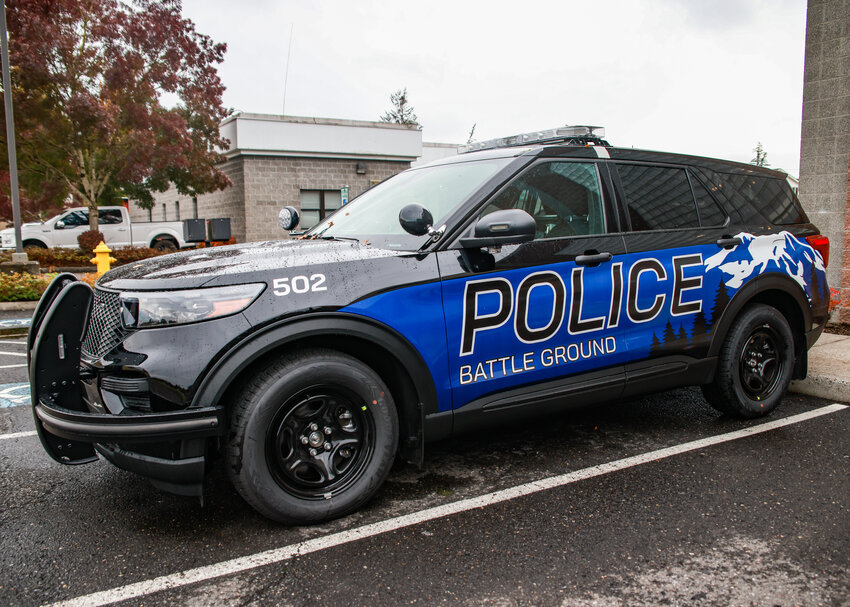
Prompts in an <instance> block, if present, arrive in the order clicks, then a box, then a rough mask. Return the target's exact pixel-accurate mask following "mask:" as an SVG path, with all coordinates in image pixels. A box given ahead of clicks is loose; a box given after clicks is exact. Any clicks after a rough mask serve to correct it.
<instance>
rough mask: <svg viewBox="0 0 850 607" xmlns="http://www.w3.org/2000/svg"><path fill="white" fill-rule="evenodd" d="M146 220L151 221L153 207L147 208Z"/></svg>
mask: <svg viewBox="0 0 850 607" xmlns="http://www.w3.org/2000/svg"><path fill="white" fill-rule="evenodd" d="M148 221H153V207H151V208H150V209H148Z"/></svg>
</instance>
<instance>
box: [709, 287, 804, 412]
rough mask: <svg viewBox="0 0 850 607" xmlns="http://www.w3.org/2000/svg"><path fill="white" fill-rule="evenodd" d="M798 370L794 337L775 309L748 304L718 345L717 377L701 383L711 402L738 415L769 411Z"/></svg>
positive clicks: (774, 406) (777, 401) (712, 404)
mask: <svg viewBox="0 0 850 607" xmlns="http://www.w3.org/2000/svg"><path fill="white" fill-rule="evenodd" d="M793 369H794V337H793V335H792V334H791V327H790V326H788V321H787V320H786V319H785V317H784V316H783V315H782V313H780V312H779V310H777V309H776V308H773V307H771V306H766V305H763V304H753V305H749V306H747V307H746V308H744V310H743V311H742V312H741V315H740V316H739V317H738V318H737V319H735V322H734V323H733V324H732V327H731V328H730V329H729V333H728V334H727V335H726V340H725V341H724V343H723V347H722V348H721V350H720V356H719V357H718V361H717V371H716V373H715V377H714V381H713V382H712V383H710V384H706V385H704V386H702V392H703V394H704V395H705V398H706V400H708V402H709V404H711V406H712V407H714V408H715V409H717V410H718V411H721V412H723V413H726V414H728V415H733V416H735V417H743V418H748V419H750V418H754V417H760V416H762V415H767V414H768V413H770V412H771V411H772V410H773V409H775V408H776V406H777V405H778V404H779V401H780V400H781V399H782V397H783V396H784V395H785V390H786V389H787V388H788V384H789V383H790V381H791V374H792V373H793Z"/></svg>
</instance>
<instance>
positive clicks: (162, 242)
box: [151, 238, 177, 253]
mask: <svg viewBox="0 0 850 607" xmlns="http://www.w3.org/2000/svg"><path fill="white" fill-rule="evenodd" d="M151 248H152V249H154V250H155V251H161V252H163V253H173V252H175V251H176V250H177V243H176V242H174V241H173V240H172V239H171V238H155V239H154V241H153V244H152V245H151Z"/></svg>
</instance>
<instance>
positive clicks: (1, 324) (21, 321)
mask: <svg viewBox="0 0 850 607" xmlns="http://www.w3.org/2000/svg"><path fill="white" fill-rule="evenodd" d="M30 320H31V319H29V318H7V319H5V320H0V329H26V328H27V327H29V326H30Z"/></svg>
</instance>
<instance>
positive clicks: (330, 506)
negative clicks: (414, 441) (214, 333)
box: [227, 349, 398, 524]
mask: <svg viewBox="0 0 850 607" xmlns="http://www.w3.org/2000/svg"><path fill="white" fill-rule="evenodd" d="M397 443H398V420H397V417H396V410H395V404H394V402H393V400H392V397H391V396H390V394H389V391H388V390H387V388H386V385H385V384H384V382H383V381H382V380H381V378H380V377H379V376H378V375H377V374H376V373H375V372H374V371H373V370H372V369H371V368H369V367H368V366H366V365H364V364H363V363H362V362H360V361H358V360H357V359H355V358H352V357H350V356H348V355H345V354H342V353H338V352H335V351H332V350H320V349H316V350H309V351H304V352H299V353H297V354H292V355H288V356H286V357H283V358H281V359H279V360H278V361H276V362H274V363H273V364H271V365H269V366H268V367H266V368H265V369H264V370H262V371H261V372H259V373H258V374H257V375H256V377H254V378H253V379H252V380H251V381H250V382H249V383H248V385H247V386H246V388H245V391H244V393H243V398H242V400H241V402H239V404H238V405H237V406H236V408H235V410H234V412H233V418H232V422H231V433H230V441H229V444H228V450H227V461H228V466H227V468H228V473H229V475H230V478H231V480H232V482H233V484H234V486H235V487H236V489H237V491H239V493H240V494H241V495H242V497H243V498H245V500H246V501H247V502H248V503H249V504H251V505H252V506H253V507H254V508H255V509H256V510H257V511H259V512H260V513H261V514H263V515H265V516H267V517H269V518H271V519H274V520H277V521H280V522H283V523H290V524H306V523H315V522H319V521H323V520H327V519H331V518H334V517H338V516H342V515H344V514H347V513H349V512H352V511H353V510H356V509H357V508H359V507H360V506H361V505H363V504H364V503H365V502H366V501H367V500H368V499H369V498H370V497H372V495H374V493H375V492H376V491H377V489H378V488H379V487H380V485H381V484H382V483H383V482H384V479H385V478H386V476H387V474H388V473H389V470H390V467H391V466H392V462H393V459H394V457H395V452H396V446H397Z"/></svg>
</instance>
